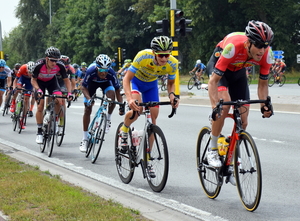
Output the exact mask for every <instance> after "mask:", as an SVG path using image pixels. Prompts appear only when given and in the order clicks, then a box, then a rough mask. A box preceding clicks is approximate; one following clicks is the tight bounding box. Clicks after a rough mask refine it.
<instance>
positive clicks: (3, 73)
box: [0, 65, 12, 79]
mask: <svg viewBox="0 0 300 221" xmlns="http://www.w3.org/2000/svg"><path fill="white" fill-rule="evenodd" d="M11 74H12V70H11V69H10V68H9V67H8V66H7V65H5V66H4V70H3V71H1V72H0V79H6V78H7V77H11Z"/></svg>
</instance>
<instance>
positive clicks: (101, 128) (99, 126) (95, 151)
mask: <svg viewBox="0 0 300 221" xmlns="http://www.w3.org/2000/svg"><path fill="white" fill-rule="evenodd" d="M95 99H100V100H101V104H100V106H99V108H98V110H97V112H96V113H95V116H94V118H93V120H92V121H91V122H90V124H89V127H88V134H89V139H88V145H87V150H86V154H85V156H86V157H89V155H91V159H92V163H95V162H96V160H97V158H98V156H99V153H100V150H101V147H102V144H103V142H104V141H105V139H104V136H105V130H106V124H107V108H108V105H110V104H118V105H120V107H122V106H124V103H121V102H117V101H113V100H111V99H110V98H108V97H106V96H105V94H103V95H102V97H98V96H97V95H96V94H94V95H93V96H92V97H91V100H92V102H94V100H95Z"/></svg>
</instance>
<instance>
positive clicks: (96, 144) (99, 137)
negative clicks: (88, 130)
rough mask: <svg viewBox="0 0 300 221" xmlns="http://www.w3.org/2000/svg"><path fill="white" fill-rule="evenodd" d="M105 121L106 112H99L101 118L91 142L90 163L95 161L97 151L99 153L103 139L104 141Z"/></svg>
mask: <svg viewBox="0 0 300 221" xmlns="http://www.w3.org/2000/svg"><path fill="white" fill-rule="evenodd" d="M106 123H107V117H106V114H105V113H102V114H101V119H100V122H99V127H98V128H97V130H96V131H95V134H94V136H93V142H92V144H91V157H92V163H95V162H96V160H97V158H98V156H99V153H100V150H101V147H102V144H103V141H104V135H105V130H106Z"/></svg>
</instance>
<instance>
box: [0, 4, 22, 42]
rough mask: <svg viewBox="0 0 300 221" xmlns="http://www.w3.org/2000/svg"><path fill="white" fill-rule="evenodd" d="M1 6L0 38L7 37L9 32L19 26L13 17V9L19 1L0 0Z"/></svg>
mask: <svg viewBox="0 0 300 221" xmlns="http://www.w3.org/2000/svg"><path fill="white" fill-rule="evenodd" d="M0 2H1V3H3V2H5V3H4V4H2V6H4V7H2V8H1V13H0V21H1V27H2V37H4V36H5V35H6V36H7V35H8V33H9V32H10V31H12V30H13V29H14V28H15V27H17V26H18V25H19V19H17V18H16V17H15V9H16V7H17V5H18V3H19V0H0Z"/></svg>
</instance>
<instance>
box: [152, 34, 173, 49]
mask: <svg viewBox="0 0 300 221" xmlns="http://www.w3.org/2000/svg"><path fill="white" fill-rule="evenodd" d="M151 49H152V50H153V51H168V50H173V42H172V40H171V39H170V38H169V37H167V36H159V37H154V38H153V39H152V41H151Z"/></svg>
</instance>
